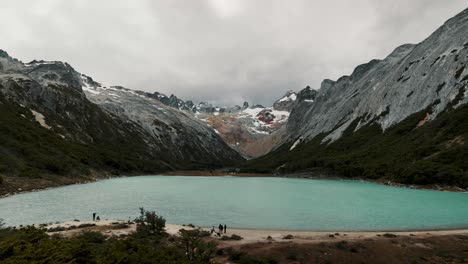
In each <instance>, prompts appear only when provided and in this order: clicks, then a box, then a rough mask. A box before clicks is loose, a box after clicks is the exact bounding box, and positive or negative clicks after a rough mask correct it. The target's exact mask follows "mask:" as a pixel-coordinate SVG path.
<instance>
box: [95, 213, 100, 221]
mask: <svg viewBox="0 0 468 264" xmlns="http://www.w3.org/2000/svg"><path fill="white" fill-rule="evenodd" d="M93 221H101V218H100V217H99V215H98V216H96V213H93Z"/></svg>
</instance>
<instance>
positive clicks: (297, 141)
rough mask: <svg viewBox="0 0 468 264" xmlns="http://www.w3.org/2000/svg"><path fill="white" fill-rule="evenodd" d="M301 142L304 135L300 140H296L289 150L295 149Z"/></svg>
mask: <svg viewBox="0 0 468 264" xmlns="http://www.w3.org/2000/svg"><path fill="white" fill-rule="evenodd" d="M301 142H302V137H300V138H299V139H298V140H296V142H294V144H293V145H292V146H291V148H290V149H289V151H291V150H293V149H295V148H296V147H297V145H299V144H300V143H301Z"/></svg>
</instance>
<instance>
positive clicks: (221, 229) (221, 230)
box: [218, 224, 223, 234]
mask: <svg viewBox="0 0 468 264" xmlns="http://www.w3.org/2000/svg"><path fill="white" fill-rule="evenodd" d="M218 228H219V233H220V234H222V233H223V225H222V224H219V226H218Z"/></svg>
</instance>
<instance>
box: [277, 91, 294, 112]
mask: <svg viewBox="0 0 468 264" xmlns="http://www.w3.org/2000/svg"><path fill="white" fill-rule="evenodd" d="M296 99H297V94H296V93H295V92H294V91H288V92H287V93H286V94H285V95H284V96H283V97H281V98H280V99H279V100H277V101H276V102H275V103H273V109H275V110H278V111H288V112H290V111H291V110H292V108H293V106H294V104H295V103H296Z"/></svg>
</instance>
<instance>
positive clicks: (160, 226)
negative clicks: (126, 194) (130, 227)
mask: <svg viewBox="0 0 468 264" xmlns="http://www.w3.org/2000/svg"><path fill="white" fill-rule="evenodd" d="M135 223H136V224H137V229H136V230H137V234H138V235H139V236H141V237H148V236H153V237H161V236H164V235H166V230H165V228H166V219H164V218H163V217H161V216H158V215H157V214H156V212H155V211H151V212H150V211H145V209H144V208H143V207H141V208H140V217H138V218H136V219H135Z"/></svg>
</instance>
